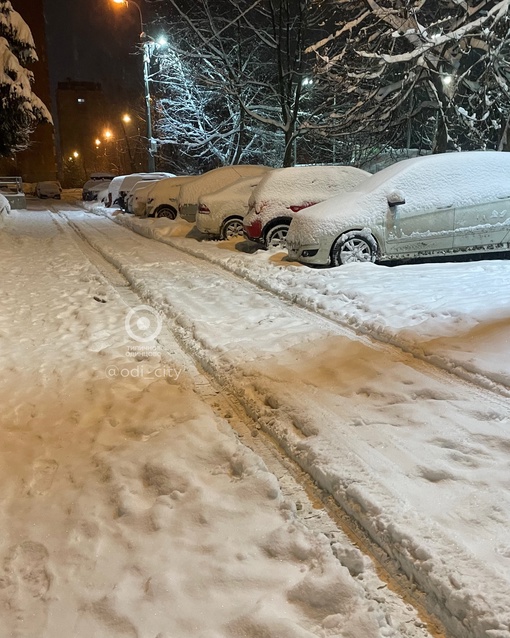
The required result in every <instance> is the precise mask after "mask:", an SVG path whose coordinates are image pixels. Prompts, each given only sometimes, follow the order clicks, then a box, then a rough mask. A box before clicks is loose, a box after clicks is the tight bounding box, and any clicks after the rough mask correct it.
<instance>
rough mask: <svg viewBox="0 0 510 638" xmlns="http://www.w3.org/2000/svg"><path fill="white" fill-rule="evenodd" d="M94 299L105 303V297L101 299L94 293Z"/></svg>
mask: <svg viewBox="0 0 510 638" xmlns="http://www.w3.org/2000/svg"><path fill="white" fill-rule="evenodd" d="M94 300H95V301H97V302H98V303H106V299H101V297H96V296H95V295H94Z"/></svg>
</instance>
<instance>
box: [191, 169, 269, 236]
mask: <svg viewBox="0 0 510 638" xmlns="http://www.w3.org/2000/svg"><path fill="white" fill-rule="evenodd" d="M264 175H265V173H264ZM264 175H254V176H253V177H246V178H245V179H240V180H238V181H237V182H234V183H233V184H231V185H230V186H227V187H226V188H222V189H220V190H219V191H216V192H215V193H209V194H207V195H202V196H201V197H200V198H199V201H198V213H197V218H196V222H195V223H196V226H197V228H198V230H199V231H200V232H201V233H205V234H206V235H210V236H211V237H221V238H222V239H230V238H231V237H238V236H240V235H242V234H243V219H244V216H245V215H246V212H247V211H248V201H249V199H250V196H251V194H252V192H253V189H254V188H255V186H257V185H258V183H259V182H260V180H261V179H262V177H263V176H264Z"/></svg>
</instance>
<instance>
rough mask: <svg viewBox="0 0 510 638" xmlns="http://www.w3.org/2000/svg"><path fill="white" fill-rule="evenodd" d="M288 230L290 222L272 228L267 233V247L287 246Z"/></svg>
mask: <svg viewBox="0 0 510 638" xmlns="http://www.w3.org/2000/svg"><path fill="white" fill-rule="evenodd" d="M288 232H289V224H277V225H276V226H273V227H272V228H270V229H269V230H268V231H267V233H266V238H265V244H266V248H278V247H279V248H285V246H286V245H287V244H286V237H287V233H288Z"/></svg>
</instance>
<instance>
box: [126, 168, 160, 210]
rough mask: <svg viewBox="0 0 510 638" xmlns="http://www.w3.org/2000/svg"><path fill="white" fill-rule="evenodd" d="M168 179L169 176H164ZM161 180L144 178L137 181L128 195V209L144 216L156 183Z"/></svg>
mask: <svg viewBox="0 0 510 638" xmlns="http://www.w3.org/2000/svg"><path fill="white" fill-rule="evenodd" d="M164 179H168V178H164ZM159 181H161V180H150V181H146V180H143V181H141V182H138V183H136V184H135V185H134V186H133V188H132V189H131V190H130V191H129V193H128V195H127V197H126V210H127V212H128V213H132V214H133V215H136V216H137V217H143V216H144V215H145V213H146V209H147V199H148V198H149V194H150V192H151V191H152V189H153V188H154V185H155V183H157V182H159Z"/></svg>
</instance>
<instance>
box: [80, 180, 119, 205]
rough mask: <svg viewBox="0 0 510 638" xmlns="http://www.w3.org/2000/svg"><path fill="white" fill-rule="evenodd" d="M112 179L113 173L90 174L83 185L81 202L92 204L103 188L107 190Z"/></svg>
mask: <svg viewBox="0 0 510 638" xmlns="http://www.w3.org/2000/svg"><path fill="white" fill-rule="evenodd" d="M114 177H115V175H114V174H113V173H92V174H91V176H90V178H89V179H88V180H87V181H86V182H85V184H84V185H83V189H82V199H83V201H84V202H92V201H95V200H97V195H98V193H100V192H101V191H103V190H104V189H105V188H108V186H109V185H110V182H111V181H112V179H113V178H114Z"/></svg>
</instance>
